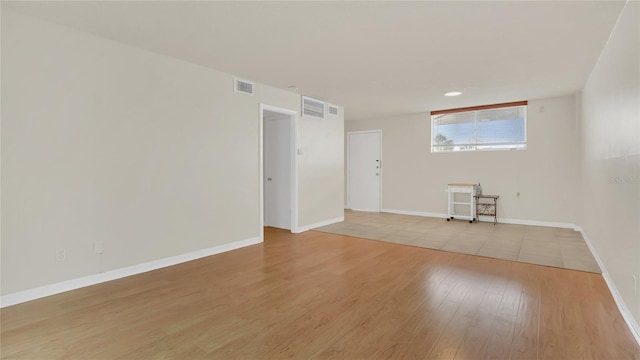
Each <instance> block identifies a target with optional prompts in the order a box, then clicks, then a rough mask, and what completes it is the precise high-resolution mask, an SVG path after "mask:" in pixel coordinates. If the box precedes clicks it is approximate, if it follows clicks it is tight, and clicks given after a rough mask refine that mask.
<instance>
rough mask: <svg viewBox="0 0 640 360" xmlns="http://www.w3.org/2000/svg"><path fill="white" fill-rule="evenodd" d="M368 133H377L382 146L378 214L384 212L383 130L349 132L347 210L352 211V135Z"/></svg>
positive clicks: (380, 147)
mask: <svg viewBox="0 0 640 360" xmlns="http://www.w3.org/2000/svg"><path fill="white" fill-rule="evenodd" d="M368 133H377V134H378V136H379V138H380V144H379V148H378V151H379V152H380V172H379V174H380V176H379V177H378V212H381V211H382V176H383V173H384V171H383V170H384V167H383V166H382V129H374V130H359V131H347V186H346V188H347V209H351V189H350V185H351V179H350V173H351V164H349V162H350V159H351V154H350V149H351V135H352V134H354V135H355V134H368Z"/></svg>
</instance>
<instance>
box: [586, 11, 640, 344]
mask: <svg viewBox="0 0 640 360" xmlns="http://www.w3.org/2000/svg"><path fill="white" fill-rule="evenodd" d="M581 127H582V151H581V155H582V179H583V188H582V197H583V198H584V199H585V201H584V206H583V214H582V217H583V221H582V226H583V228H584V232H585V234H586V235H587V237H588V238H589V240H590V242H591V243H592V245H593V246H594V248H595V249H596V252H597V253H598V255H599V257H600V259H601V261H602V263H603V264H604V265H605V267H606V270H607V272H608V273H609V276H610V277H611V279H612V280H613V283H614V284H615V287H616V288H617V290H618V292H619V293H620V295H621V297H622V299H623V301H624V303H625V304H626V307H627V308H628V309H629V310H630V312H631V314H632V315H633V317H634V318H635V322H636V327H637V324H638V323H640V292H636V291H635V290H634V286H633V278H632V276H635V277H636V279H638V282H639V283H638V286H639V287H640V3H638V2H637V1H629V2H628V3H627V5H626V7H625V9H624V10H623V12H622V15H621V17H620V19H619V22H618V23H617V25H616V27H615V28H614V31H613V33H612V35H611V38H610V39H609V41H608V43H607V45H606V47H605V48H604V50H603V52H602V54H601V55H600V58H599V60H598V62H597V64H596V66H595V68H594V69H593V72H592V73H591V75H590V77H589V80H588V81H587V83H586V85H585V87H584V89H583V93H582V126H581ZM639 291H640V289H639ZM636 331H637V332H638V334H639V335H640V328H638V329H637V330H636Z"/></svg>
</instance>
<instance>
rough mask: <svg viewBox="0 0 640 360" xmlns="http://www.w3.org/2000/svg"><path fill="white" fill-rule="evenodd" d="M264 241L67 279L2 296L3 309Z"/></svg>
mask: <svg viewBox="0 0 640 360" xmlns="http://www.w3.org/2000/svg"><path fill="white" fill-rule="evenodd" d="M260 242H261V241H260V238H259V237H254V238H250V239H245V240H240V241H234V242H232V243H228V244H223V245H218V246H214V247H211V248H208V249H202V250H197V251H193V252H190V253H186V254H180V255H176V256H171V257H168V258H164V259H159V260H154V261H150V262H146V263H142V264H138V265H133V266H128V267H125V268H121V269H117V270H111V271H107V272H104V273H100V274H95V275H89V276H83V277H81V278H77V279H72V280H67V281H63V282H59V283H55V284H50V285H45V286H40V287H37V288H33V289H28V290H23V291H19V292H16V293H12V294H7V295H3V296H0V308H4V307H7V306H11V305H16V304H20V303H23V302H27V301H31V300H36V299H40V298H43V297H46V296H51V295H55V294H59V293H63V292H67V291H70V290H75V289H79V288H82V287H86V286H91V285H95V284H100V283H103V282H107V281H111V280H116V279H120V278H123V277H127V276H131V275H136V274H141V273H144V272H148V271H152V270H156V269H160V268H164V267H167V266H171V265H176V264H180V263H183V262H187V261H191V260H196V259H199V258H203V257H206V256H211V255H215V254H219V253H223V252H227V251H231V250H235V249H239V248H242V247H245V246H249V245H255V244H259V243H260Z"/></svg>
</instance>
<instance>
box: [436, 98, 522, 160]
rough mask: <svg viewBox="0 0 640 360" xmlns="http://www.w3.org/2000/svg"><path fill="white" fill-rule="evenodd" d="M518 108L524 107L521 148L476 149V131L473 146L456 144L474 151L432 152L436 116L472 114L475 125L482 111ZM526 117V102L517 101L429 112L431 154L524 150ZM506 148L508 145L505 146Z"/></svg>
mask: <svg viewBox="0 0 640 360" xmlns="http://www.w3.org/2000/svg"><path fill="white" fill-rule="evenodd" d="M520 106H524V143H523V144H522V146H518V147H515V146H514V147H509V148H498V147H490V148H484V149H478V146H479V144H478V141H477V131H476V142H475V143H474V144H458V145H457V146H473V147H475V149H468V150H461V149H458V150H455V149H453V150H438V151H434V147H433V146H434V142H433V139H434V135H433V134H434V122H435V121H434V120H435V119H434V117H435V116H438V115H445V114H453V113H463V112H474V122H475V123H477V122H478V112H479V111H483V110H491V109H500V108H509V107H520ZM527 116H528V101H517V102H512V103H503V104H493V105H482V106H473V107H466V108H458V109H447V110H437V111H432V112H431V116H430V121H431V134H430V138H431V139H430V142H431V147H430V148H431V152H432V153H436V154H437V153H465V152H478V151H511V150H526V149H527V143H528V139H527ZM499 145H503V144H480V146H499ZM506 146H508V145H506Z"/></svg>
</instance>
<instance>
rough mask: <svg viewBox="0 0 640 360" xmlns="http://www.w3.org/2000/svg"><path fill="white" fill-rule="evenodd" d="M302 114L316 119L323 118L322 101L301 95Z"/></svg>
mask: <svg viewBox="0 0 640 360" xmlns="http://www.w3.org/2000/svg"><path fill="white" fill-rule="evenodd" d="M302 115H303V116H308V117H313V118H316V119H324V102H323V101H320V100H316V99H312V98H310V97H306V96H303V97H302Z"/></svg>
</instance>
